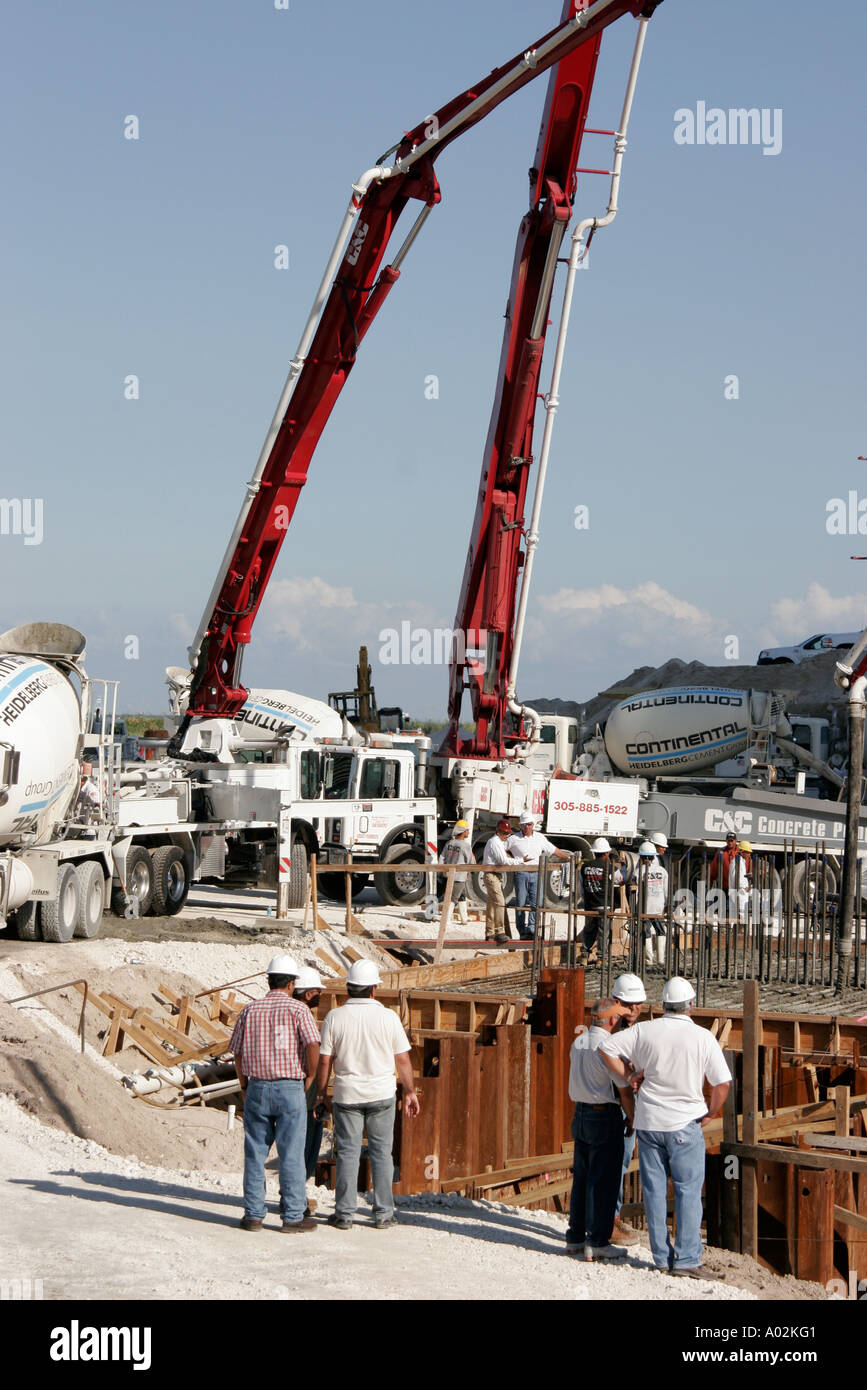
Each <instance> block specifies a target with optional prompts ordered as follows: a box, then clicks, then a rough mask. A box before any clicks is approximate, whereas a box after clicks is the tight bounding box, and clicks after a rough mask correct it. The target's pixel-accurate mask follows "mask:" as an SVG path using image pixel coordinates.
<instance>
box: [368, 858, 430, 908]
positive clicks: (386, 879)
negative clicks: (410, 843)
mask: <svg viewBox="0 0 867 1390" xmlns="http://www.w3.org/2000/svg"><path fill="white" fill-rule="evenodd" d="M391 862H392V863H393V864H394V865H395V872H394V873H388V874H377V876H376V877H377V879H378V882H377V885H376V887H377V891H378V893H379V896H380V898H381V899H382V901H383V902H384V903H388V904H389V906H390V907H412V906H415V904H417V903H420V902H422V901H423V900H424V896H425V893H426V892H427V884H426V881H425V880H426V877H427V875H426V874H425V873H424V872H423V870H424V863H423V861H422V860H421V859H420V858H419V855H418V851H417V850H412V849H403V850H400V851H399V852H398V853H397V854H395V856H394V858H393V860H392V861H391ZM398 865H400V866H402V867H400V868H398V867H397V866H398Z"/></svg>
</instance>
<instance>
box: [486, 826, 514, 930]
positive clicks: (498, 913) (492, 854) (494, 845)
mask: <svg viewBox="0 0 867 1390" xmlns="http://www.w3.org/2000/svg"><path fill="white" fill-rule="evenodd" d="M511 839H512V822H511V821H510V820H508V819H507V818H506V817H505V816H504V817H503V818H502V820H499V821H497V828H496V830H495V831H494V833H493V835H492V836H491V838H490V839H489V840H488V843H487V844H486V845H485V849H484V853H483V855H482V864H483V866H484V867H485V870H486V871H485V873H484V874H483V875H482V879H483V882H484V885H485V896H486V899H487V901H486V903H485V940H486V941H499V942H501V943H505V942H506V941H508V939H509V938H508V935H507V933H506V896H507V894H508V892H509V885H508V883H503V879H504V878H506V877H507V875H505V874H498V873H495V872H494V870H496V869H497V868H501V867H502V866H503V865H508V864H514V863H515V860H514V858H513V856H512V854H511V853H510V850H509V842H510V841H511Z"/></svg>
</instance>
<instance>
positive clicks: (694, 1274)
mask: <svg viewBox="0 0 867 1390" xmlns="http://www.w3.org/2000/svg"><path fill="white" fill-rule="evenodd" d="M668 1272H669V1274H674V1275H675V1276H676V1277H677V1278H678V1279H714V1280H717V1279H719V1277H720V1276H719V1275H718V1274H711V1272H710V1270H709V1269H705V1267H704V1265H694V1266H693V1267H692V1269H670V1270H669V1271H668Z"/></svg>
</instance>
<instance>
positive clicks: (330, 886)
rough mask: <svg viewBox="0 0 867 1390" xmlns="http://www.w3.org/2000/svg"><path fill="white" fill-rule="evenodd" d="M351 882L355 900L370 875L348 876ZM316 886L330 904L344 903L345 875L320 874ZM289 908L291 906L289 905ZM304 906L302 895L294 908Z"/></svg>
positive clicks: (365, 885) (317, 876) (362, 890)
mask: <svg viewBox="0 0 867 1390" xmlns="http://www.w3.org/2000/svg"><path fill="white" fill-rule="evenodd" d="M349 877H350V879H351V880H352V897H353V898H357V897H358V895H359V893H363V892H364V889H365V888H366V887H367V884H368V880H369V879H370V874H350V875H349ZM383 877H385V875H383ZM316 885H317V889H318V891H319V892H320V893H322V894H324V896H325V897H326V898H330V899H331V901H332V902H336V903H343V902H345V901H346V875H345V874H335V873H330V874H329V873H322V874H317V875H316ZM290 906H291V904H290ZM303 906H304V895H303V893H302V896H301V901H300V903H296V907H303Z"/></svg>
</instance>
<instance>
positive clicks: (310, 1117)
mask: <svg viewBox="0 0 867 1390" xmlns="http://www.w3.org/2000/svg"><path fill="white" fill-rule="evenodd" d="M292 998H293V999H297V1000H298V1001H299V1003H301V1004H306V1005H307V1007H308V1009H309V1010H310V1012H311V1013H315V1011H316V1009H317V1008H318V1006H319V1001H320V999H321V998H322V978H321V976H320V974H319V971H318V970H314V969H312V967H311V966H309V965H302V967H301V969H300V970H299V971H298V976H297V978H296V980H295V988H294V990H293V991H292ZM318 1101H319V1091H318V1089H317V1086H316V1080H315V1078H314V1080H313V1084H312V1085H311V1086H309V1087H308V1089H307V1133H306V1136H305V1139H304V1175H305V1177H306V1179H307V1182H308V1183H309V1182H310V1179H311V1178H313V1177H315V1176H316V1162H317V1160H318V1158H319V1150H320V1148H321V1147H322V1128H323V1123H322V1119H321V1117H320V1116H319V1115H318V1113H317V1112H318V1111H319V1109H320V1107H319V1105H318ZM315 1209H316V1202H315V1201H314V1200H312V1199H311V1198H310V1197H309V1196H308V1198H307V1211H306V1213H305V1214H306V1215H307V1216H310V1214H311V1213H312V1212H313V1211H315Z"/></svg>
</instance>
